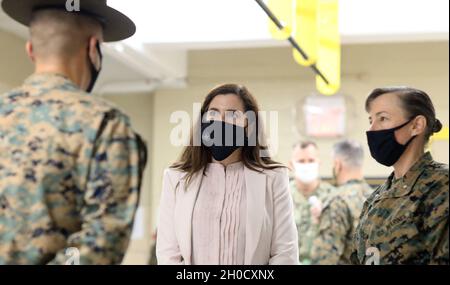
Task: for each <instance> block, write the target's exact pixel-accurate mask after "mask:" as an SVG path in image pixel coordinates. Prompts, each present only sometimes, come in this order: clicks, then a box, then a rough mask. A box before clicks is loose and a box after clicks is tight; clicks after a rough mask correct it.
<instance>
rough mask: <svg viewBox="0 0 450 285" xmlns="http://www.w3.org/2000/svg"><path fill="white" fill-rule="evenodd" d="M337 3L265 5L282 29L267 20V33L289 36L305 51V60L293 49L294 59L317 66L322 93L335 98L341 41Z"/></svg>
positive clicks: (276, 0)
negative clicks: (280, 22)
mask: <svg viewBox="0 0 450 285" xmlns="http://www.w3.org/2000/svg"><path fill="white" fill-rule="evenodd" d="M338 2H339V0H268V4H269V5H268V6H269V7H270V9H271V11H272V12H273V13H274V14H275V16H276V17H277V18H279V19H280V20H281V21H282V24H283V26H284V27H285V28H284V29H283V30H281V31H280V29H279V28H278V27H277V26H276V25H275V24H274V23H273V22H272V21H270V24H269V25H270V26H269V30H270V33H271V34H272V36H273V37H274V38H275V39H279V40H286V39H287V38H289V36H290V35H292V36H293V38H294V39H295V41H296V42H297V43H298V44H299V46H300V47H301V49H302V50H303V51H304V52H305V54H306V56H307V57H308V59H305V58H304V57H303V56H302V55H301V54H300V53H299V52H298V51H297V50H296V49H294V51H293V56H294V59H295V61H296V62H297V63H299V64H300V65H303V66H311V65H313V64H315V65H316V67H317V69H318V70H319V71H320V72H321V73H322V74H323V75H324V76H325V78H326V79H327V81H328V82H325V81H324V80H323V79H322V78H321V77H320V76H316V87H317V89H318V91H319V92H320V93H321V94H324V95H334V94H336V93H337V92H338V91H339V89H340V87H341V39H340V33H339V21H338V15H339V5H338Z"/></svg>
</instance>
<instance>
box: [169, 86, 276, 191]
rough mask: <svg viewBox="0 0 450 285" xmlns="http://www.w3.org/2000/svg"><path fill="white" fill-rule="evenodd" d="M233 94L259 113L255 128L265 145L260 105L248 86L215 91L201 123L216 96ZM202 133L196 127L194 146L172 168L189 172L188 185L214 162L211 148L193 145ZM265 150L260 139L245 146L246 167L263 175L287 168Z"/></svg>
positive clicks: (247, 106)
mask: <svg viewBox="0 0 450 285" xmlns="http://www.w3.org/2000/svg"><path fill="white" fill-rule="evenodd" d="M229 94H233V95H236V96H238V97H239V98H240V99H241V100H242V103H243V104H244V109H245V112H248V111H251V112H253V113H254V114H255V116H256V120H255V124H256V126H255V128H254V131H256V132H257V135H256V138H258V137H259V138H260V139H261V141H263V142H265V135H264V134H263V133H262V128H261V126H259V125H258V124H259V123H260V121H259V113H258V112H259V108H258V104H257V102H256V100H255V98H254V97H253V95H252V94H251V93H250V92H249V91H248V89H247V88H246V87H245V86H241V85H237V84H224V85H220V86H218V87H216V88H214V89H213V90H211V91H210V92H209V93H208V95H207V96H206V98H205V101H204V102H203V104H202V107H201V111H200V113H201V114H200V118H199V120H201V118H203V116H204V115H205V114H206V112H207V111H208V109H209V105H210V104H211V102H212V100H213V99H214V98H215V97H216V96H218V95H229ZM197 125H198V124H197ZM193 129H194V128H193ZM198 132H201V130H199V129H198V128H195V130H194V131H193V130H192V129H191V138H190V145H189V146H187V147H185V149H184V150H183V153H182V154H181V157H180V159H179V160H178V161H177V162H176V163H174V164H173V165H172V166H171V168H173V169H177V170H181V171H183V172H186V173H187V175H186V178H187V181H188V183H189V181H190V179H191V178H192V177H193V176H194V174H195V173H197V172H198V171H201V170H202V169H203V172H204V171H205V166H206V165H207V164H208V163H210V162H211V161H212V155H211V153H210V151H209V150H208V148H206V147H205V146H203V144H202V145H201V146H194V144H193V142H194V137H193V136H194V135H198ZM258 132H259V133H258ZM263 150H267V146H262V145H261V144H260V142H259V140H258V139H256V144H255V145H254V146H247V145H245V146H243V147H242V152H241V159H242V162H243V163H244V165H245V166H246V167H247V168H249V169H251V170H254V171H258V172H262V171H263V170H264V169H275V168H280V167H285V166H283V165H282V164H281V163H278V162H275V161H273V160H272V159H271V158H270V157H261V155H260V152H261V151H263Z"/></svg>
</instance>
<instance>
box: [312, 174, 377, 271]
mask: <svg viewBox="0 0 450 285" xmlns="http://www.w3.org/2000/svg"><path fill="white" fill-rule="evenodd" d="M372 192H373V189H372V188H371V187H370V186H369V184H367V183H366V182H365V181H363V180H351V181H348V182H347V183H346V184H344V185H342V186H340V187H339V188H337V190H336V192H335V194H334V195H332V197H331V198H330V199H329V200H328V201H327V202H326V204H325V205H324V207H323V209H322V213H321V215H320V222H319V232H318V234H317V237H316V238H315V239H314V242H313V247H312V254H311V256H312V257H311V258H312V261H311V263H312V264H318V265H337V264H339V265H341V264H342V265H344V264H350V255H351V253H352V248H353V236H354V232H355V229H356V227H357V226H358V223H359V216H360V215H361V210H362V207H363V204H364V202H365V201H366V199H367V198H368V197H369V196H370V195H371V194H372Z"/></svg>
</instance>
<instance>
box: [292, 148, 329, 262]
mask: <svg viewBox="0 0 450 285" xmlns="http://www.w3.org/2000/svg"><path fill="white" fill-rule="evenodd" d="M289 164H290V166H291V168H292V169H293V170H294V171H295V179H294V180H293V181H292V182H291V184H290V187H291V193H292V198H293V201H294V214H295V222H296V224H297V230H298V241H299V258H300V263H301V264H303V265H307V264H310V263H311V247H312V242H313V240H314V239H315V237H316V235H317V216H314V215H313V214H314V210H316V212H317V208H319V212H320V208H321V205H322V203H323V202H324V201H325V200H326V199H327V198H328V197H329V196H330V195H331V194H332V193H333V191H334V190H335V188H334V187H333V186H332V185H330V184H329V183H327V182H324V181H321V180H320V178H319V164H320V159H319V150H318V148H317V145H316V144H315V143H314V142H300V143H297V144H295V145H294V148H293V152H292V159H291V161H290V163H289ZM316 215H317V214H316Z"/></svg>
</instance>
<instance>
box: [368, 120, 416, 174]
mask: <svg viewBox="0 0 450 285" xmlns="http://www.w3.org/2000/svg"><path fill="white" fill-rule="evenodd" d="M413 120H414V118H412V119H411V120H409V121H408V122H406V123H404V124H403V125H400V126H398V127H395V128H392V129H388V130H379V131H369V132H367V141H368V143H369V149H370V154H371V155H372V157H373V158H374V159H375V160H376V161H377V162H378V163H380V164H383V165H384V166H392V165H394V164H395V163H396V162H397V161H398V160H399V159H400V157H401V156H402V154H403V153H404V152H405V150H406V148H407V147H408V145H409V144H410V143H411V142H412V140H413V139H414V138H416V136H413V137H412V138H411V139H410V140H409V141H408V142H407V143H406V144H404V145H403V144H400V143H398V142H397V139H396V138H395V131H396V130H399V129H401V128H403V127H404V126H406V125H407V124H409V123H411V122H412V121H413Z"/></svg>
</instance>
